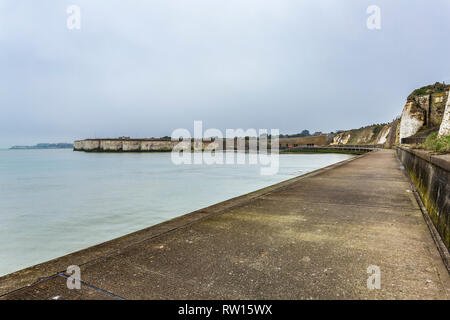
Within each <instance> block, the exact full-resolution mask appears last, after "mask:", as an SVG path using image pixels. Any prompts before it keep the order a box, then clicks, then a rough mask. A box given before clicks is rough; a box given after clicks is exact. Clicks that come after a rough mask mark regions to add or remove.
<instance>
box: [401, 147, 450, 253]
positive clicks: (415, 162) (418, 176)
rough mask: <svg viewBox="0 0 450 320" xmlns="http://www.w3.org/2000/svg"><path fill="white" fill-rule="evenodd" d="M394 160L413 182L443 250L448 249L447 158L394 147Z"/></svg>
mask: <svg viewBox="0 0 450 320" xmlns="http://www.w3.org/2000/svg"><path fill="white" fill-rule="evenodd" d="M397 156H398V158H399V159H400V161H401V162H402V163H403V165H404V167H405V170H406V171H407V172H408V174H409V176H410V178H411V180H412V181H413V182H414V184H415V186H416V189H417V191H418V193H419V194H420V197H421V199H422V202H423V204H424V206H425V207H426V209H427V210H428V213H429V215H430V218H431V220H432V221H433V224H434V226H435V227H436V229H437V231H438V232H439V235H440V236H441V238H442V241H443V242H444V243H445V245H446V247H447V249H450V155H433V154H431V153H429V152H426V151H422V150H413V149H408V148H403V147H397Z"/></svg>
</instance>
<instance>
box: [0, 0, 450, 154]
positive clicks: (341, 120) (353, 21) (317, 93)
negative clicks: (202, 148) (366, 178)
mask: <svg viewBox="0 0 450 320" xmlns="http://www.w3.org/2000/svg"><path fill="white" fill-rule="evenodd" d="M72 4H74V5H78V6H79V7H80V9H81V29H80V30H69V29H68V28H67V25H66V20H67V17H68V14H67V13H66V9H67V7H68V6H69V5H72ZM372 4H376V5H378V6H379V7H380V9H381V29H380V30H369V29H368V28H367V26H366V20H367V17H368V16H369V15H368V14H367V13H366V9H367V7H368V6H369V5H372ZM449 34H450V1H448V0H442V1H440V0H436V1H429V0H427V1H425V0H423V1H414V0H396V1H392V0H388V1H377V0H372V1H365V0H347V1H336V0H330V1H326V0H309V1H301V0H270V1H269V0H148V1H138V0H126V1H125V0H120V1H119V0H70V1H67V0H64V1H63V0H53V1H46V0H39V1H36V0H20V1H18V0H10V1H4V0H0V147H9V146H11V145H15V144H34V143H37V142H71V141H73V140H74V139H82V138H88V137H116V136H121V135H126V136H132V137H157V136H163V135H170V134H171V132H172V131H173V130H174V129H176V128H187V129H189V130H192V128H193V121H194V120H203V124H204V127H205V128H218V129H221V130H224V129H225V128H244V129H247V128H256V129H259V128H268V129H270V128H277V129H280V132H281V133H295V132H300V131H301V130H303V129H308V130H310V131H324V132H329V131H335V130H338V129H350V128H359V127H361V126H364V125H368V124H372V123H381V122H388V121H391V120H392V119H393V118H394V117H396V116H397V115H400V113H401V111H402V108H403V105H404V102H405V99H406V96H407V95H408V94H409V93H410V92H411V91H412V90H413V89H414V88H417V87H420V86H423V85H426V84H429V83H434V82H436V81H446V82H448V83H450V55H449V53H450V41H449V38H448V35H449Z"/></svg>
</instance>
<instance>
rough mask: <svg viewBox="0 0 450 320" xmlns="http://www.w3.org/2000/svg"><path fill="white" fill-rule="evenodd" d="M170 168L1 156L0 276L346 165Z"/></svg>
mask: <svg viewBox="0 0 450 320" xmlns="http://www.w3.org/2000/svg"><path fill="white" fill-rule="evenodd" d="M350 157H351V156H350V155H344V154H293V155H280V170H279V173H278V174H277V175H273V176H262V175H260V168H259V167H258V166H255V165H212V166H208V165H178V166H177V165H174V164H172V162H171V158H170V153H83V152H73V151H72V150H0V244H1V247H0V276H1V275H5V274H7V273H10V272H13V271H17V270H20V269H22V268H25V267H29V266H32V265H35V264H37V263H41V262H44V261H47V260H49V259H53V258H56V257H59V256H61V255H65V254H68V253H70V252H73V251H76V250H79V249H83V248H86V247H89V246H92V245H95V244H98V243H101V242H104V241H107V240H110V239H113V238H116V237H118V236H122V235H125V234H127V233H130V232H133V231H136V230H139V229H143V228H145V227H148V226H151V225H154V224H157V223H160V222H162V221H165V220H168V219H171V218H173V217H176V216H180V215H182V214H185V213H188V212H190V211H193V210H196V209H199V208H202V207H205V206H208V205H211V204H214V203H217V202H219V201H223V200H226V199H229V198H232V197H235V196H238V195H241V194H245V193H247V192H250V191H254V190H257V189H260V188H263V187H266V186H269V185H271V184H274V183H277V182H280V181H283V180H286V179H289V178H292V177H294V176H298V175H301V174H304V173H307V172H310V171H312V170H315V169H318V168H321V167H325V166H327V165H330V164H333V163H335V162H338V161H342V160H345V159H348V158H350Z"/></svg>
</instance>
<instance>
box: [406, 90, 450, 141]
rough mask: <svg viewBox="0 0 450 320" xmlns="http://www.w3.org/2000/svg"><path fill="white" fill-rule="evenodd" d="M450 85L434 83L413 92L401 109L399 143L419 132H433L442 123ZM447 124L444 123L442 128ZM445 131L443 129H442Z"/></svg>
mask: <svg viewBox="0 0 450 320" xmlns="http://www.w3.org/2000/svg"><path fill="white" fill-rule="evenodd" d="M449 90H450V85H445V84H442V83H439V82H436V83H435V84H434V85H429V86H425V87H422V88H420V89H417V90H414V91H413V92H412V93H411V94H410V95H409V96H408V100H407V102H406V104H405V107H404V108H403V112H402V116H401V119H400V137H399V138H400V141H401V139H403V138H408V137H412V136H415V135H418V134H420V133H421V132H427V133H430V132H433V131H437V130H438V129H439V126H441V123H442V122H443V118H444V112H445V106H446V104H447V101H448V96H449ZM446 123H448V121H447V120H445V121H444V127H445V125H446ZM443 130H445V129H443Z"/></svg>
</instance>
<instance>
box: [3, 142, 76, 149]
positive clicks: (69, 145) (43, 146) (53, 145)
mask: <svg viewBox="0 0 450 320" xmlns="http://www.w3.org/2000/svg"><path fill="white" fill-rule="evenodd" d="M72 148H73V143H38V144H36V145H34V146H12V147H11V148H9V149H10V150H23V149H25V150H28V149H72Z"/></svg>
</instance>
